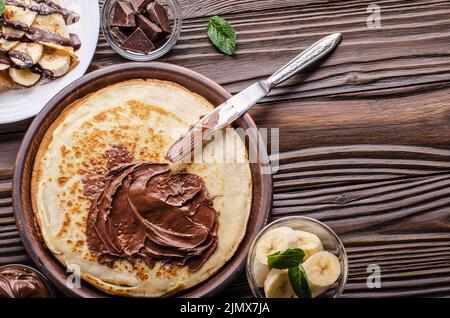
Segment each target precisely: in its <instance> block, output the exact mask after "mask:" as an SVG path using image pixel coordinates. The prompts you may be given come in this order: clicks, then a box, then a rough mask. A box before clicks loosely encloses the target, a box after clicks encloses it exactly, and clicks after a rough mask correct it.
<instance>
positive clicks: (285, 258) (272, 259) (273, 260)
mask: <svg viewBox="0 0 450 318" xmlns="http://www.w3.org/2000/svg"><path fill="white" fill-rule="evenodd" d="M304 256H305V252H303V250H302V249H300V248H289V249H287V250H285V251H278V252H276V253H273V254H271V255H269V256H267V263H268V264H269V266H270V267H272V268H277V269H285V268H291V267H296V266H298V265H299V264H300V263H301V262H303V258H304Z"/></svg>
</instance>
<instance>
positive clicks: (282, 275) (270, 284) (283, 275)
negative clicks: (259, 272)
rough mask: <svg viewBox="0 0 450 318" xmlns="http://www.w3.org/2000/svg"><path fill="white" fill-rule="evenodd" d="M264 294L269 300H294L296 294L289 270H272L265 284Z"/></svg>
mask: <svg viewBox="0 0 450 318" xmlns="http://www.w3.org/2000/svg"><path fill="white" fill-rule="evenodd" d="M264 293H265V294H266V297H267V298H294V297H295V292H294V289H293V288H292V285H291V282H290V281H289V275H288V270H287V269H276V268H273V269H271V270H270V272H269V274H268V275H267V278H266V280H265V282H264Z"/></svg>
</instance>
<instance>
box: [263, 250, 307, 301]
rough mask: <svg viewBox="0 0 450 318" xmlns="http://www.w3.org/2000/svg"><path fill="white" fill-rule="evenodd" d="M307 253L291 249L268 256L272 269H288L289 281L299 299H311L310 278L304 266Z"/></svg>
mask: <svg viewBox="0 0 450 318" xmlns="http://www.w3.org/2000/svg"><path fill="white" fill-rule="evenodd" d="M304 258H305V252H304V251H303V250H302V249H301V248H290V249H287V250H284V251H278V252H276V253H273V254H271V255H269V256H267V263H268V264H269V266H270V267H272V268H277V269H288V275H289V281H290V283H291V285H292V288H293V289H294V292H295V293H296V294H297V296H298V297H299V298H311V297H312V296H311V289H310V287H309V284H308V277H307V275H306V272H305V269H304V268H303V266H302V262H303V259H304Z"/></svg>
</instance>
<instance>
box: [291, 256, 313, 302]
mask: <svg viewBox="0 0 450 318" xmlns="http://www.w3.org/2000/svg"><path fill="white" fill-rule="evenodd" d="M288 275H289V281H290V282H291V285H292V288H293V289H294V291H295V293H296V294H297V296H298V297H299V298H311V297H312V296H311V289H310V288H309V284H308V278H307V276H306V272H305V269H304V268H303V266H302V265H301V264H299V265H298V266H297V267H292V268H289V270H288Z"/></svg>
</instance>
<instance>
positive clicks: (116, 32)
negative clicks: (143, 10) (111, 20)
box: [111, 27, 128, 44]
mask: <svg viewBox="0 0 450 318" xmlns="http://www.w3.org/2000/svg"><path fill="white" fill-rule="evenodd" d="M111 34H112V35H113V36H114V37H115V38H116V40H117V41H118V42H119V43H120V44H122V43H123V42H125V41H126V40H127V38H128V36H127V35H126V34H125V33H124V32H123V31H122V30H121V29H120V28H119V27H112V28H111Z"/></svg>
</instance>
